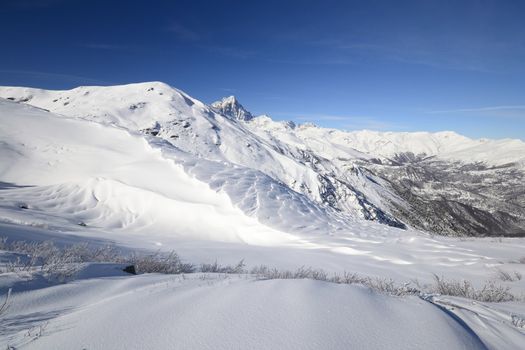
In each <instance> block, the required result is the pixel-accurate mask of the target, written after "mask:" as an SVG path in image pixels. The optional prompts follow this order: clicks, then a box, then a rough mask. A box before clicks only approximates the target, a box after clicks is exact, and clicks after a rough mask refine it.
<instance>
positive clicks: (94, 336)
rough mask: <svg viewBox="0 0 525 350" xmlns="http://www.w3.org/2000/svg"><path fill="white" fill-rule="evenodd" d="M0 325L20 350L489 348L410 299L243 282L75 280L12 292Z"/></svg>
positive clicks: (354, 289)
mask: <svg viewBox="0 0 525 350" xmlns="http://www.w3.org/2000/svg"><path fill="white" fill-rule="evenodd" d="M2 322H3V327H2V330H1V331H0V343H1V344H2V345H3V347H4V348H5V346H7V345H9V346H14V347H15V348H17V349H18V348H23V349H323V348H324V349H365V348H366V349H385V348H389V349H483V348H485V345H484V344H483V342H482V340H481V339H480V338H479V337H478V335H476V334H475V333H474V332H473V331H472V330H471V329H470V328H469V327H468V326H467V325H465V324H463V323H462V322H460V321H458V320H456V319H454V318H453V317H451V316H450V315H449V314H448V313H447V312H445V311H443V310H441V309H440V308H439V307H437V306H435V305H433V304H431V303H429V302H426V301H424V300H422V299H420V298H417V297H414V296H411V297H390V296H385V295H381V294H377V293H375V292H372V291H370V290H368V289H366V288H364V287H360V286H349V285H338V284H333V283H324V282H319V281H311V280H255V279H254V278H253V277H250V276H244V275H240V276H236V275H228V276H224V275H215V274H190V275H185V276H181V275H156V274H153V275H139V276H112V277H106V278H100V277H99V278H92V279H86V280H78V281H74V282H71V283H68V284H62V285H57V286H52V287H47V288H42V289H33V290H30V291H27V292H25V293H19V294H17V295H15V296H14V298H13V300H12V307H11V309H10V310H9V314H8V317H7V318H6V319H5V320H4V321H2ZM4 325H5V326H4ZM509 345H512V343H509Z"/></svg>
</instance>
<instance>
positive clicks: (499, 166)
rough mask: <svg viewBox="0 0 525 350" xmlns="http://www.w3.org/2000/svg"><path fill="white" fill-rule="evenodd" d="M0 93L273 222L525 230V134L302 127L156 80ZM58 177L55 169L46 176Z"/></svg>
mask: <svg viewBox="0 0 525 350" xmlns="http://www.w3.org/2000/svg"><path fill="white" fill-rule="evenodd" d="M0 97H1V98H3V99H5V100H4V102H2V104H0V107H2V108H4V110H5V111H6V112H5V113H8V111H13V110H14V111H15V112H12V113H15V114H16V113H22V112H20V111H18V112H17V108H19V107H17V105H20V104H27V105H32V106H34V107H37V108H40V109H44V110H46V111H49V112H51V113H53V114H55V115H58V116H62V118H67V119H68V120H70V119H74V120H76V121H82V122H84V123H86V125H89V127H92V125H93V122H94V123H96V125H101V126H102V125H103V126H108V127H111V128H118V129H120V130H125V131H127V132H129V133H131V134H133V135H139V136H140V135H141V137H144V138H145V140H147V142H149V143H150V144H152V145H156V147H158V148H159V149H161V152H163V153H165V154H167V153H169V152H172V153H173V152H175V153H176V155H175V156H173V157H175V158H176V163H177V164H180V165H181V167H182V169H183V171H184V172H185V173H186V174H187V175H189V176H191V177H194V178H195V179H197V180H199V181H201V182H204V183H206V184H207V185H208V186H209V188H211V189H212V190H214V191H216V192H220V193H224V194H226V195H227V196H228V197H229V199H230V200H231V203H232V204H233V206H234V207H235V208H238V209H240V210H241V211H242V212H243V213H244V214H245V215H247V216H248V217H253V218H256V219H257V220H258V221H259V222H260V223H262V224H263V225H267V226H268V227H271V228H275V229H279V230H283V231H289V232H311V233H329V234H330V233H333V232H336V231H338V230H345V229H348V228H349V227H352V225H353V224H354V223H356V222H362V221H363V220H371V221H376V222H378V223H381V224H384V225H388V226H393V227H396V228H400V229H405V228H408V227H412V228H416V229H422V230H426V231H430V232H434V233H437V234H445V235H470V236H485V235H488V236H493V235H507V236H523V235H525V143H524V142H522V141H520V140H513V139H504V140H489V139H470V138H467V137H464V136H461V135H458V134H456V133H454V132H448V131H447V132H438V133H428V132H414V133H405V132H375V131H353V132H346V131H341V130H336V129H326V128H320V127H317V126H315V125H313V124H299V125H296V124H295V123H293V122H285V121H274V120H272V119H271V118H270V117H269V116H265V115H264V116H254V115H252V114H251V113H250V112H249V111H248V110H246V109H245V108H244V107H243V106H242V105H241V104H240V103H239V101H238V100H237V99H236V98H235V97H233V96H230V97H226V98H224V99H222V100H221V101H217V102H215V103H212V104H211V105H207V104H205V103H203V102H200V101H198V100H196V99H194V98H192V97H190V96H188V95H187V94H185V93H184V92H182V91H180V90H177V89H175V88H172V87H170V86H168V85H166V84H164V83H160V82H147V83H139V84H129V85H122V86H109V87H96V86H85V87H78V88H75V89H72V90H67V91H50V90H41V89H33V88H24V87H0ZM6 100H7V101H6ZM9 101H10V102H9ZM44 112H45V111H44ZM44 112H42V113H44ZM4 115H5V114H4ZM17 115H18V114H17ZM2 118H4V117H2ZM21 120H22V119H21ZM17 127H19V131H18V133H17V134H16V137H15V136H13V137H15V138H13V139H12V141H11V143H9V142H7V141H6V140H0V142H3V146H2V147H3V149H4V151H5V152H7V150H11V151H12V150H13V149H14V148H16V147H15V146H14V145H15V144H17V142H18V143H20V142H24V139H25V138H26V137H27V138H30V137H31V135H32V134H34V133H38V130H31V131H30V132H28V133H27V136H24V134H23V130H24V127H25V128H31V127H32V126H31V125H19V126H17ZM13 128H15V127H14V126H13ZM64 132H67V130H64ZM106 134H107V133H105V134H104V135H106ZM101 135H102V134H101ZM104 137H107V135H106V136H104ZM26 141H27V142H28V143H30V142H29V141H30V140H26ZM163 145H164V146H169V147H164V146H163ZM41 146H42V145H40V146H38V147H41ZM35 147H36V146H35ZM4 151H3V152H4ZM11 151H9V152H11ZM13 152H14V153H12V155H11V156H10V157H12V158H13V159H18V158H17V157H19V156H18V155H17V153H16V152H15V151H13ZM10 154H11V153H10ZM66 154H67V152H66ZM18 160H19V159H18ZM24 161H26V162H31V161H34V160H32V158H31V157H29V156H27V155H26V158H25V160H24ZM145 166H147V165H145ZM9 171H10V168H9V165H3V166H2V167H1V168H0V173H2V174H4V175H3V177H2V178H1V179H0V180H1V181H6V182H9V181H8V180H10V181H11V182H13V183H14V182H16V181H15V180H16V179H15V178H14V175H13V176H12V177H11V178H10V177H9V176H8V175H9ZM13 174H14V173H13ZM27 181H32V182H37V181H38V179H33V178H31V179H27ZM57 181H58V179H57ZM64 181H65V180H64ZM18 182H19V181H18ZM18 182H17V184H19V185H38V184H36V183H18ZM52 184H53V177H52V176H51V177H49V178H48V179H47V180H45V181H43V183H42V185H46V186H47V185H52ZM70 190H72V189H70ZM62 191H68V189H67V187H64V188H63V189H62ZM129 220H132V217H130V218H129Z"/></svg>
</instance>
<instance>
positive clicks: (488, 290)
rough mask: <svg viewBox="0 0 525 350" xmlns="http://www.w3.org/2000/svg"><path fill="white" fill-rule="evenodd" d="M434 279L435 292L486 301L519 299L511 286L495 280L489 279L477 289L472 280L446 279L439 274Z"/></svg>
mask: <svg viewBox="0 0 525 350" xmlns="http://www.w3.org/2000/svg"><path fill="white" fill-rule="evenodd" d="M434 280H435V292H436V293H439V294H443V295H450V296H456V297H462V298H469V299H474V300H478V301H484V302H504V301H513V300H517V299H518V298H517V297H516V296H515V295H514V294H512V293H511V292H510V287H504V286H500V285H496V283H495V282H494V281H488V282H487V283H485V285H484V286H483V287H481V289H476V288H474V286H473V285H472V283H471V282H470V281H466V280H461V281H458V280H445V279H444V278H443V277H439V276H438V275H434Z"/></svg>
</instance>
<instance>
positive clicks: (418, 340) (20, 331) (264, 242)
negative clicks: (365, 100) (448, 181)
mask: <svg viewBox="0 0 525 350" xmlns="http://www.w3.org/2000/svg"><path fill="white" fill-rule="evenodd" d="M0 97H4V98H11V99H13V100H14V101H13V100H7V99H1V98H0V236H8V237H9V239H11V240H21V239H26V240H37V241H38V240H47V239H53V240H55V241H57V242H66V243H68V242H75V241H88V242H93V243H94V242H99V241H101V240H110V241H112V242H115V244H117V245H119V246H125V247H128V248H137V249H151V250H156V249H161V250H165V251H169V250H171V249H175V250H176V251H177V253H179V254H180V255H181V256H182V257H183V258H184V259H186V260H188V261H190V262H193V263H197V264H198V263H209V262H213V261H215V260H218V261H219V262H221V263H224V264H229V263H235V262H237V261H239V260H240V259H243V258H244V259H245V261H246V263H247V264H248V266H249V267H251V266H255V265H259V264H264V265H269V266H271V267H278V268H281V269H295V268H297V267H300V266H302V265H305V266H312V267H315V268H322V269H324V270H326V271H329V272H338V273H341V272H342V271H345V270H346V271H350V272H357V273H359V274H362V275H368V276H371V277H381V278H392V279H393V280H394V281H395V282H396V283H399V284H403V283H411V282H413V281H414V280H416V279H417V281H418V282H419V283H421V284H427V283H431V282H432V280H433V274H437V275H439V276H444V277H445V278H450V279H463V278H464V279H467V280H470V281H472V283H473V284H474V285H476V286H482V285H483V284H484V283H485V282H486V281H496V282H497V283H498V284H501V285H503V286H508V287H510V288H511V291H512V292H513V293H514V294H517V295H519V294H520V293H524V292H525V279H516V280H513V281H500V280H499V279H498V271H499V270H503V271H506V272H509V273H514V272H516V273H518V274H522V275H525V264H523V263H519V261H520V259H522V258H523V257H524V256H525V240H524V239H520V238H513V239H511V238H504V239H488V238H484V239H474V238H471V239H457V238H447V237H440V236H431V235H429V234H427V233H424V232H419V231H415V230H412V229H408V230H400V229H396V228H393V227H390V226H387V225H383V224H379V223H376V222H374V221H367V220H362V217H361V215H360V213H359V212H358V210H357V209H355V211H352V208H357V207H356V206H355V205H354V204H353V202H352V201H353V200H355V198H354V199H352V197H351V196H349V198H348V201H347V202H346V204H345V205H346V206H347V209H348V210H347V211H346V212H342V211H338V210H335V209H334V208H331V207H329V206H326V205H323V203H322V202H321V201H320V199H319V198H317V200H316V196H317V194H316V193H318V192H316V188H317V187H318V186H319V182H318V178H317V174H316V173H314V172H313V171H312V169H311V168H310V167H308V166H305V164H303V163H301V162H298V161H296V160H294V158H291V157H287V156H286V155H287V154H288V152H291V153H297V152H300V151H301V150H307V149H314V148H315V149H317V150H318V152H319V153H321V154H323V156H324V157H325V158H326V159H330V160H335V161H337V159H339V158H348V157H353V158H356V159H358V158H370V157H376V156H377V155H379V156H381V155H384V156H387V155H391V154H392V152H394V153H395V152H397V151H396V150H397V149H399V150H402V151H410V152H413V153H415V154H419V153H423V152H424V153H426V154H429V155H435V156H439V157H453V158H454V159H458V160H461V159H463V158H462V157H467V156H468V157H470V158H472V157H473V156H472V154H471V152H474V151H473V150H474V149H475V157H479V160H480V161H484V162H487V163H490V164H494V165H498V164H505V163H507V162H523V160H524V159H525V152H524V150H525V146H524V144H523V142H521V141H516V140H502V141H490V140H470V139H467V138H464V137H462V136H459V135H456V134H452V133H437V134H426V133H421V134H420V133H416V134H394V133H375V132H368V131H366V132H363V133H366V134H363V135H364V136H363V135H360V134H359V133H358V132H356V133H346V132H340V131H335V130H327V129H321V128H317V127H313V126H304V125H303V126H294V125H291V124H288V123H284V122H274V121H271V120H270V119H269V118H267V117H255V118H244V119H243V120H241V121H238V120H232V119H230V118H228V117H226V116H223V115H221V114H220V113H218V112H217V111H216V110H214V109H213V108H211V107H209V106H207V105H205V104H203V103H202V102H199V101H197V100H195V99H193V98H191V97H189V96H187V95H186V94H184V93H183V92H180V91H178V90H176V89H173V88H171V87H169V86H167V85H165V84H162V83H142V84H132V85H126V86H117V87H80V88H77V89H73V90H70V91H46V90H38V89H28V88H0ZM22 102H23V103H22ZM226 102H228V101H226ZM230 102H231V101H230ZM48 110H49V111H48ZM140 131H142V132H140ZM151 134H153V135H158V136H160V137H154V136H151ZM359 135H360V136H359ZM261 140H262V141H261ZM497 143H504V147H503V146H502V147H499V146H498V147H494V145H495V144H497ZM381 144H383V146H381ZM501 149H505V150H506V151H505V152H504V154H503V153H501ZM323 152H324V153H323ZM381 152H384V153H381ZM326 164H328V163H326ZM326 164H324V163H323V162H322V160H321V162H320V164H319V166H328V165H326ZM327 170H330V169H327ZM332 170H333V171H340V169H339V168H337V169H335V168H334V169H332ZM347 179H348V181H349V182H351V183H352V184H353V186H355V187H356V188H359V189H360V190H361V191H362V192H363V193H366V194H367V197H368V198H370V199H371V200H372V202H373V204H375V205H378V206H381V201H382V198H385V196H394V195H393V194H391V193H388V191H386V190H385V188H383V187H382V186H381V185H380V180H379V179H376V180H374V181H370V180H369V179H368V178H366V177H365V176H359V175H355V176H354V175H348V176H347ZM294 183H296V184H297V185H296V187H294ZM299 184H306V185H304V186H303V187H300V186H299ZM393 199H394V200H395V198H393ZM79 223H82V224H83V225H86V226H80V225H79ZM94 269H95V270H96V267H94ZM103 276H106V277H103ZM84 277H85V278H83V279H79V280H78V281H74V282H70V283H67V284H65V285H57V286H39V287H38V288H27V289H26V290H25V291H24V292H23V293H20V290H18V289H19V288H21V287H20V286H21V284H20V281H18V280H17V279H16V278H13V276H6V275H0V295H3V294H4V293H5V292H6V291H7V288H9V287H13V288H14V296H13V298H12V306H11V308H10V309H9V313H8V314H7V315H6V319H7V320H8V323H7V325H8V326H7V327H6V328H4V329H3V330H0V347H1V346H3V345H4V344H5V346H7V345H10V346H15V347H16V349H18V348H28V349H33V348H34V349H72V348H79V349H82V348H86V349H143V348H151V349H165V348H191V349H232V348H239V349H245V348H250V349H251V348H254V349H257V348H258V349H267V348H275V349H320V348H338V349H348V348H365V349H366V348H370V349H381V348H392V349H396V348H397V349H410V348H413V349H421V348H425V349H442V348H450V349H455V348H458V349H479V348H484V347H486V348H492V349H502V348H508V349H519V348H520V347H521V345H522V344H525V329H524V328H523V327H520V326H519V325H518V326H516V325H514V324H513V323H512V322H511V319H512V315H518V317H523V319H525V310H524V306H523V302H512V303H502V304H497V305H492V304H488V303H472V302H471V301H466V300H452V301H450V302H454V303H456V304H457V305H461V306H462V308H458V307H457V306H456V307H455V310H462V311H461V312H457V313H456V314H457V315H459V316H454V317H453V316H452V314H451V312H449V311H446V310H443V309H441V308H439V307H438V306H436V305H434V304H432V303H429V302H428V301H424V300H422V299H419V298H417V297H391V296H385V295H381V294H377V293H375V292H372V291H369V290H368V289H366V288H364V287H360V286H348V285H336V284H330V283H325V282H319V281H303V280H269V281H257V280H254V278H253V276H246V277H238V276H229V277H228V278H223V277H220V276H215V275H210V276H201V275H188V276H187V279H181V277H180V276H160V275H142V276H136V277H133V276H122V274H120V273H116V274H115V273H107V271H106V272H104V273H96V274H91V275H90V274H89V273H87V274H85V276H84ZM88 277H89V278H88ZM33 287H34V286H33ZM44 287H45V288H44ZM17 288H18V289H17ZM465 310H466V311H465ZM1 317H2V316H0V319H1ZM0 322H2V321H1V320H0ZM47 322H49V323H47ZM43 324H46V329H45V331H44V332H43V335H42V336H41V337H37V339H33V338H34V337H31V336H29V337H26V336H25V335H24V334H25V332H27V329H28V328H31V327H36V328H38V327H40V325H43ZM36 328H34V329H36ZM34 329H33V331H34ZM5 346H4V347H5Z"/></svg>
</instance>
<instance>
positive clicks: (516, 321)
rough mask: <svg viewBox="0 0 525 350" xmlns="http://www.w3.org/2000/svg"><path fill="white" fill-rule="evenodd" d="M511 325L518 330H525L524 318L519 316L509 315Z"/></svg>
mask: <svg viewBox="0 0 525 350" xmlns="http://www.w3.org/2000/svg"><path fill="white" fill-rule="evenodd" d="M510 317H511V321H512V325H513V326H514V327H518V328H525V318H523V317H522V316H519V315H514V314H513V315H511V316H510Z"/></svg>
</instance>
